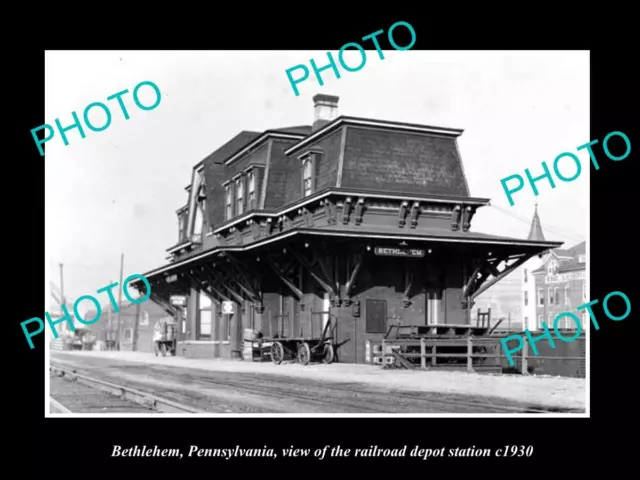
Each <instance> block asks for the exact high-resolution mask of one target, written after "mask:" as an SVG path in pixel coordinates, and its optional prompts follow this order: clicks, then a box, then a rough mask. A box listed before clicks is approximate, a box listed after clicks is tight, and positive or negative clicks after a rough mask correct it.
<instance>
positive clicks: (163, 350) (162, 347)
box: [160, 343, 167, 357]
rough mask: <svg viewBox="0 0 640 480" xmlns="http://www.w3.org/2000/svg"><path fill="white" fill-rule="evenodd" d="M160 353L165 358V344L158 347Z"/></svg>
mask: <svg viewBox="0 0 640 480" xmlns="http://www.w3.org/2000/svg"><path fill="white" fill-rule="evenodd" d="M160 352H162V356H163V357H166V356H167V345H166V344H165V343H163V344H162V345H161V346H160Z"/></svg>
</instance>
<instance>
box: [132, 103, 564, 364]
mask: <svg viewBox="0 0 640 480" xmlns="http://www.w3.org/2000/svg"><path fill="white" fill-rule="evenodd" d="M314 102H315V121H314V123H313V125H312V126H301V127H291V128H278V129H273V130H267V131H264V132H250V131H242V132H240V133H239V134H238V135H236V136H235V137H234V138H232V139H231V140H229V141H228V142H227V143H226V144H224V145H223V146H221V147H220V148H219V149H218V150H216V151H215V152H213V153H212V154H211V155H209V156H208V157H206V158H205V159H204V160H202V161H201V162H199V163H198V164H197V165H195V167H194V168H193V172H192V181H191V184H190V185H189V186H188V187H187V189H186V190H187V197H188V198H187V204H186V205H185V206H184V207H182V208H181V209H179V210H178V211H177V214H178V223H179V242H178V243H177V244H176V245H175V246H173V247H171V248H169V249H168V252H169V254H170V257H169V263H168V264H167V265H164V266H161V267H159V268H157V269H155V270H153V271H151V272H147V273H145V277H146V278H147V279H148V280H149V281H150V283H151V286H152V293H151V298H152V300H153V301H155V302H157V303H158V304H160V305H162V306H163V308H165V309H166V311H168V312H172V314H173V315H175V318H176V319H178V321H179V322H180V327H179V334H180V338H179V345H178V355H186V356H198V357H217V356H220V357H225V358H234V357H239V356H240V355H241V351H242V348H243V347H242V344H243V330H244V329H247V328H250V329H254V330H259V331H261V332H262V334H263V335H264V337H265V338H273V337H276V336H277V337H311V338H317V337H319V336H320V332H321V331H322V329H323V326H324V325H325V322H331V331H332V333H333V339H332V341H333V344H334V346H335V347H336V353H337V360H338V361H340V362H350V363H362V362H364V361H365V344H366V341H367V340H370V341H371V342H379V341H380V340H381V338H382V336H383V335H384V333H385V331H387V329H388V327H389V326H390V325H391V324H394V323H395V324H397V323H399V322H401V323H402V324H403V325H442V324H444V325H447V326H448V325H460V326H462V328H464V327H465V326H467V327H468V326H469V324H470V322H471V308H472V307H473V300H474V298H475V297H476V296H477V295H479V294H480V293H482V292H483V291H484V290H486V289H487V288H488V287H490V286H491V285H493V284H494V283H495V282H497V281H499V280H500V279H502V278H503V277H504V276H506V275H507V274H508V273H510V272H511V271H512V270H513V269H514V268H517V267H518V266H519V265H521V264H523V263H524V262H525V261H526V260H527V259H529V258H531V257H532V256H534V255H537V254H539V253H541V252H543V251H545V250H548V249H550V248H557V247H559V246H560V245H561V243H559V242H549V241H531V240H518V239H513V238H506V237H498V236H492V235H487V234H482V233H476V232H472V231H471V230H470V227H471V222H472V219H473V216H474V214H475V213H476V211H477V209H478V208H480V207H482V206H485V205H487V204H488V203H489V200H488V199H484V198H474V197H472V196H470V192H469V188H468V185H467V181H466V178H465V174H464V170H463V166H462V159H461V158H460V153H459V150H458V145H457V138H458V137H459V136H460V135H461V134H462V130H457V129H450V128H440V127H432V126H425V125H413V124H405V123H399V122H394V121H386V120H370V119H364V118H354V117H346V116H339V117H337V102H338V98H337V97H334V96H330V95H316V96H315V97H314ZM138 287H139V288H142V290H144V287H143V286H142V285H141V284H138ZM172 296H184V297H185V298H186V301H185V306H184V307H175V306H174V305H172V304H171V297H172ZM223 301H224V302H229V301H231V302H234V304H235V309H234V311H235V313H234V314H232V315H220V306H221V302H223ZM181 308H184V309H186V315H184V316H183V312H180V311H178V310H180V309H181Z"/></svg>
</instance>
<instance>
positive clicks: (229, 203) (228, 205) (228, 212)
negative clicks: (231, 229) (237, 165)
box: [224, 184, 233, 220]
mask: <svg viewBox="0 0 640 480" xmlns="http://www.w3.org/2000/svg"><path fill="white" fill-rule="evenodd" d="M224 192H225V199H226V200H225V218H226V219H227V220H231V218H232V217H233V200H232V196H231V184H228V185H227V186H226V187H224Z"/></svg>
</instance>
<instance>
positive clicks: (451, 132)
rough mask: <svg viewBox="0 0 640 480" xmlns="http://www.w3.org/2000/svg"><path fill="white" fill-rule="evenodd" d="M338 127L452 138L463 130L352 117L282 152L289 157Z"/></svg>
mask: <svg viewBox="0 0 640 480" xmlns="http://www.w3.org/2000/svg"><path fill="white" fill-rule="evenodd" d="M340 125H357V126H363V127H377V128H386V129H392V130H405V131H406V130H410V131H414V132H420V133H435V134H440V135H447V136H454V137H459V136H460V135H462V132H463V130H460V129H455V128H445V127H429V126H427V125H415V124H405V123H401V122H393V121H388V120H363V119H359V118H353V117H338V118H336V119H335V120H334V121H332V122H330V123H327V124H326V125H325V126H324V127H322V128H321V129H320V130H318V131H317V132H315V133H313V134H311V135H309V136H308V137H306V138H305V139H304V140H302V141H301V142H298V143H296V144H295V145H294V146H292V147H291V148H289V149H287V150H285V151H284V154H285V155H291V154H292V153H294V152H296V151H298V150H300V149H301V148H303V147H305V146H306V145H309V144H310V143H313V142H314V141H315V140H317V139H318V138H319V137H321V136H323V135H324V134H325V133H327V132H328V131H329V130H331V129H333V128H336V127H338V126H340Z"/></svg>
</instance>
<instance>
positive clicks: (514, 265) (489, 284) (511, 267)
mask: <svg viewBox="0 0 640 480" xmlns="http://www.w3.org/2000/svg"><path fill="white" fill-rule="evenodd" d="M534 255H535V254H533V255H528V254H527V255H523V256H522V257H520V258H518V259H517V260H516V261H515V262H513V263H512V264H511V265H505V266H504V269H503V270H502V271H501V272H498V276H496V277H494V278H492V279H491V280H490V281H488V282H486V283H485V284H484V285H482V286H480V284H478V285H477V287H478V288H477V290H475V291H474V292H473V293H472V294H471V295H470V299H471V300H473V299H475V298H476V297H477V296H478V295H480V294H481V293H482V292H484V291H486V290H487V289H489V288H491V287H492V286H493V285H495V284H496V283H497V282H499V281H500V280H502V279H503V278H504V277H506V276H507V275H509V274H510V273H511V272H512V271H514V270H515V269H516V268H518V267H519V266H520V265H522V264H523V263H525V262H526V261H527V260H529V259H530V258H531V257H533V256H534ZM484 280H486V278H485V279H484Z"/></svg>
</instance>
